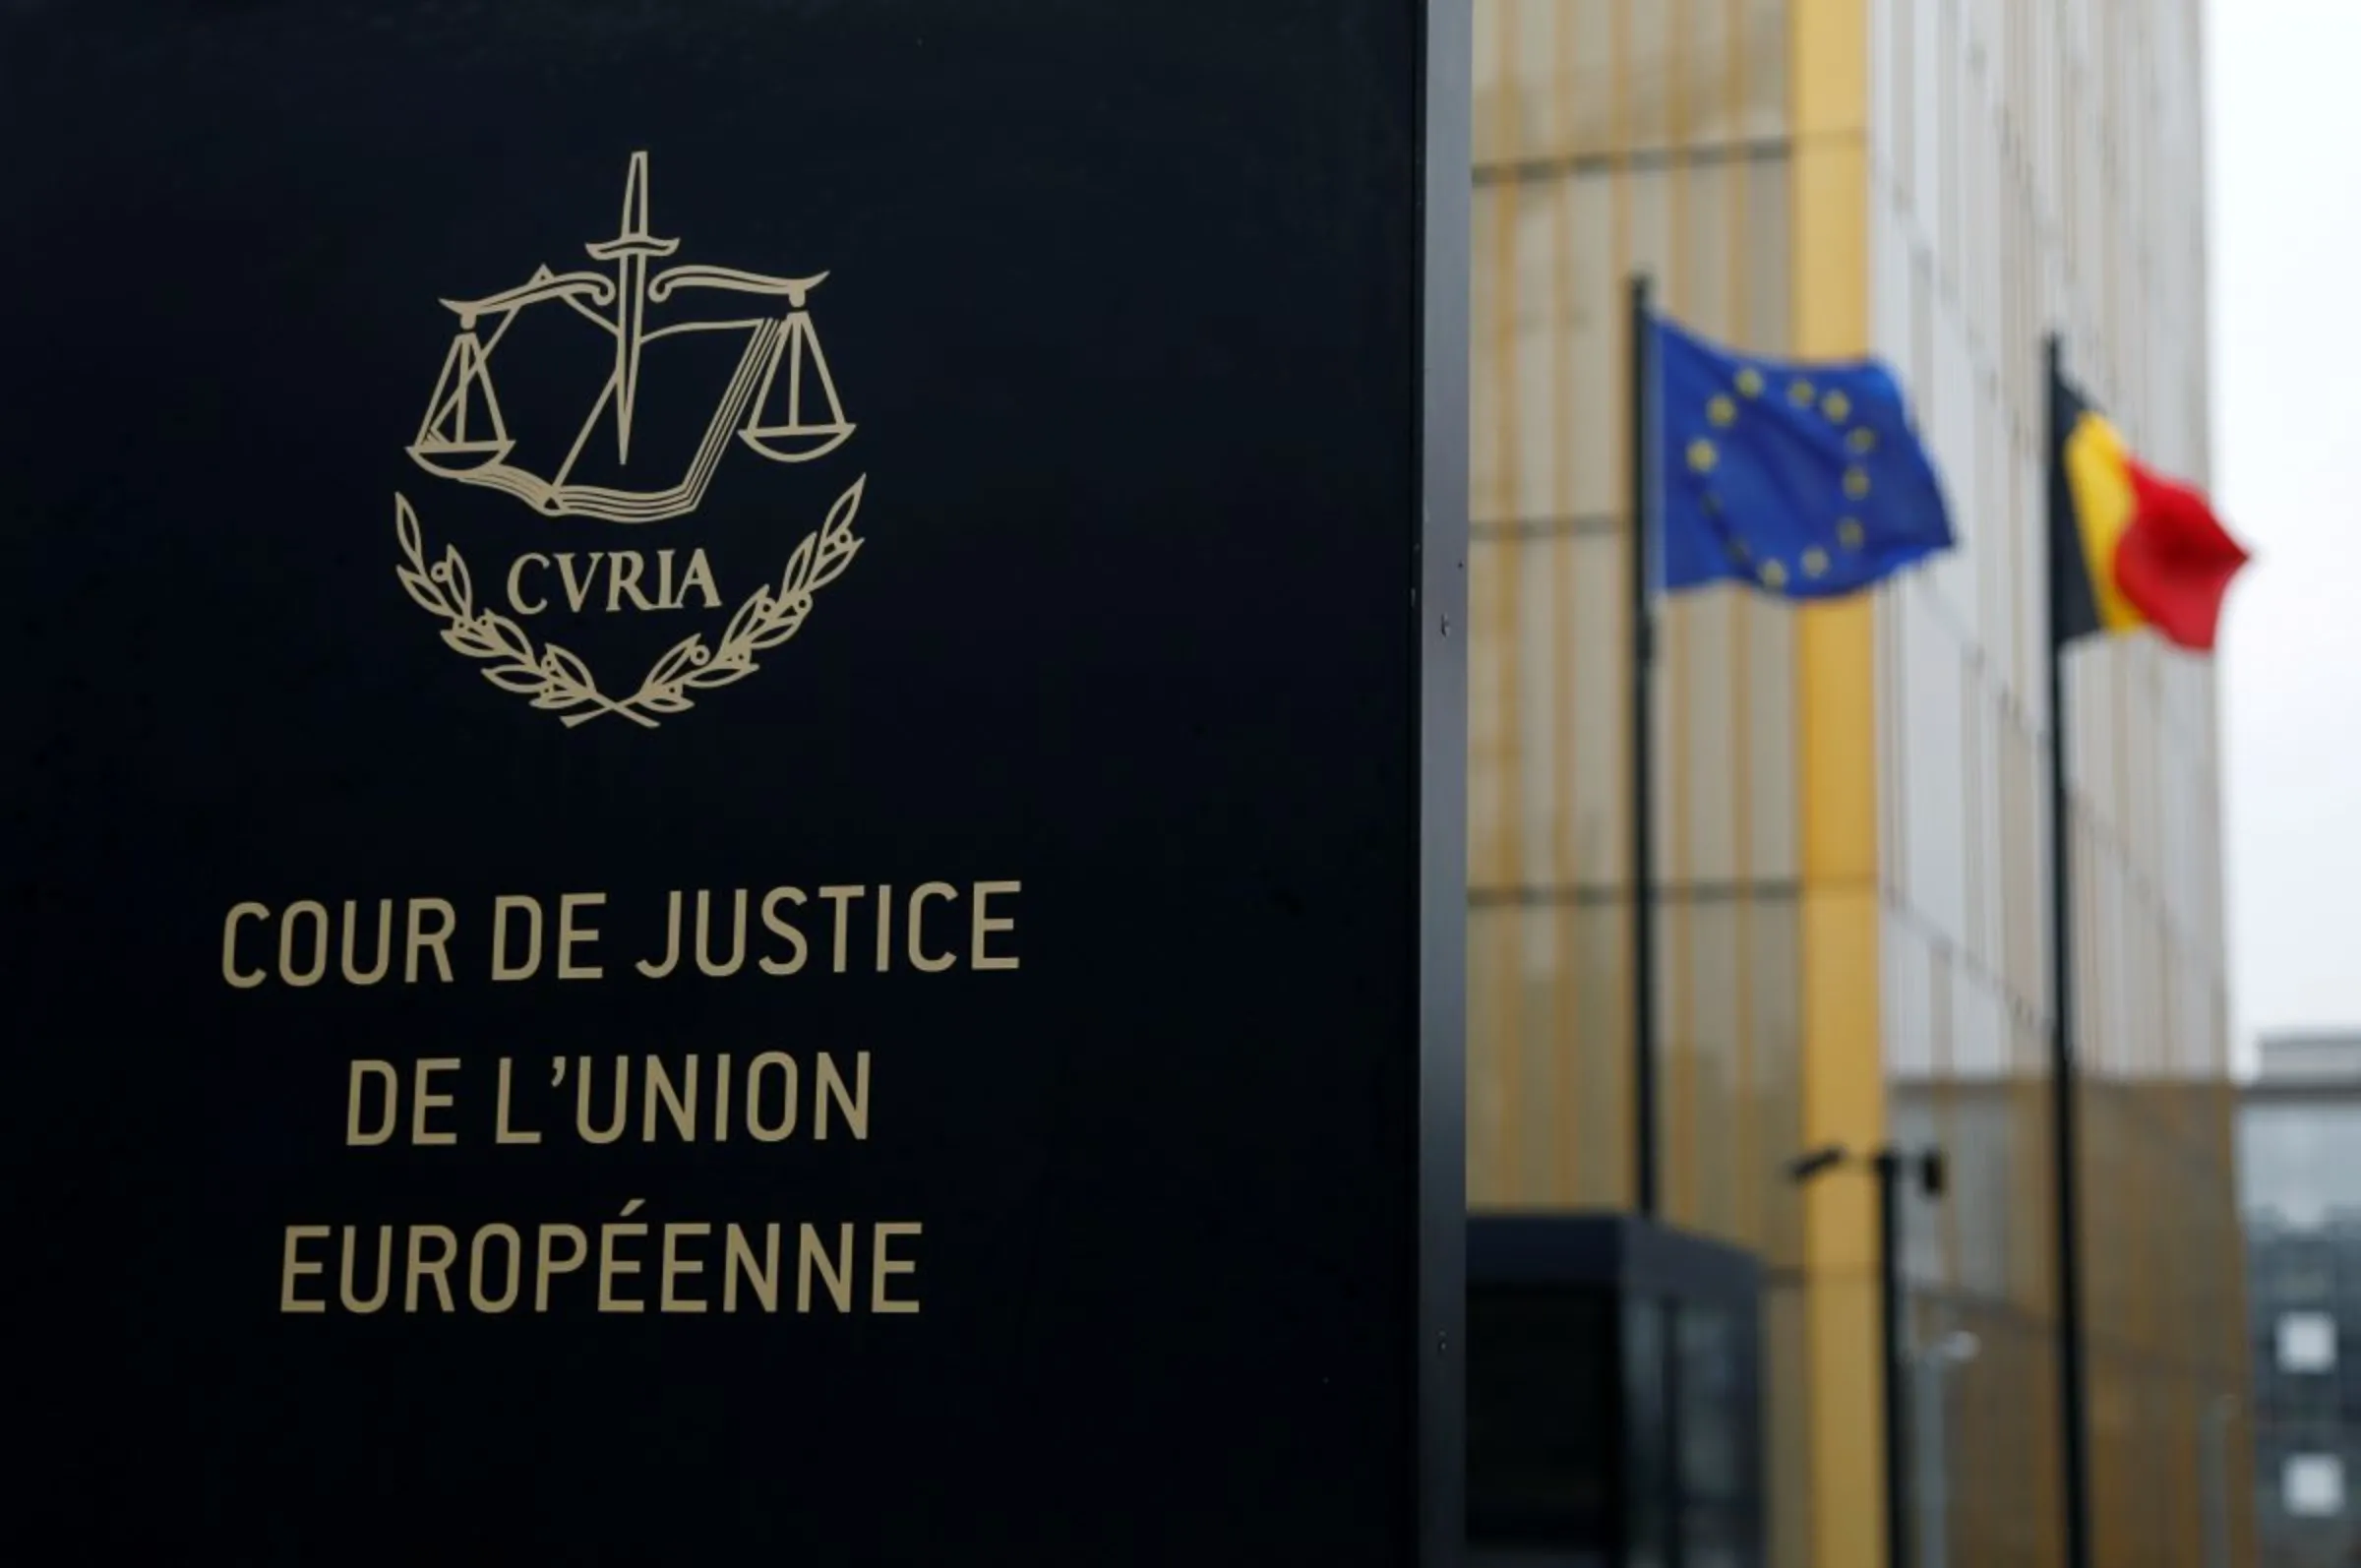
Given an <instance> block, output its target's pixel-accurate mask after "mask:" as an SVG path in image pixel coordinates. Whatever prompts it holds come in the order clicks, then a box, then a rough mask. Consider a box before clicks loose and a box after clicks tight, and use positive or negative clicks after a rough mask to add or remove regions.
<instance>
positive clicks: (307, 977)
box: [278, 898, 328, 987]
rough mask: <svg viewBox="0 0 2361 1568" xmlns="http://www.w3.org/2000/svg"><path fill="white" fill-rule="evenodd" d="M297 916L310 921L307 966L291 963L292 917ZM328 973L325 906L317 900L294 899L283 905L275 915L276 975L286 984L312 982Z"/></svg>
mask: <svg viewBox="0 0 2361 1568" xmlns="http://www.w3.org/2000/svg"><path fill="white" fill-rule="evenodd" d="M297 916H301V917H303V918H304V919H306V920H309V921H310V922H311V923H312V931H313V935H312V956H311V964H310V967H309V968H305V969H297V968H296V967H295V920H296V917H297ZM327 973H328V910H327V909H326V908H325V907H324V906H323V905H322V904H321V903H320V902H319V901H318V900H317V899H311V898H304V899H298V900H297V901H296V902H294V903H292V904H289V905H288V906H287V912H286V913H285V914H283V915H281V916H279V917H278V978H279V979H281V980H283V981H285V982H286V983H287V984H288V985H290V986H296V987H302V986H316V985H318V984H319V983H320V977H321V976H322V975H325V974H327Z"/></svg>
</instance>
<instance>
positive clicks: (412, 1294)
mask: <svg viewBox="0 0 2361 1568" xmlns="http://www.w3.org/2000/svg"><path fill="white" fill-rule="evenodd" d="M430 1240H432V1241H436V1242H439V1243H441V1246H442V1250H441V1252H440V1253H439V1254H438V1255H437V1256H436V1257H435V1258H434V1260H433V1261H432V1262H429V1261H428V1260H427V1256H426V1245H425V1243H426V1242H428V1241H430ZM458 1255H459V1238H458V1237H457V1236H454V1235H453V1234H452V1231H451V1228H450V1227H449V1226H443V1225H413V1226H411V1227H410V1275H409V1279H408V1280H407V1281H406V1282H405V1283H404V1285H403V1287H402V1293H401V1309H402V1310H403V1311H405V1312H415V1311H417V1310H418V1282H419V1281H420V1280H422V1279H424V1280H432V1281H433V1282H434V1286H435V1299H436V1300H438V1301H440V1302H442V1303H443V1310H444V1311H446V1312H455V1311H457V1310H458V1307H457V1306H455V1305H454V1304H453V1302H452V1299H451V1281H450V1279H449V1278H448V1277H447V1276H448V1275H449V1274H450V1272H451V1265H452V1262H453V1260H454V1259H455V1258H456V1257H457V1256H458Z"/></svg>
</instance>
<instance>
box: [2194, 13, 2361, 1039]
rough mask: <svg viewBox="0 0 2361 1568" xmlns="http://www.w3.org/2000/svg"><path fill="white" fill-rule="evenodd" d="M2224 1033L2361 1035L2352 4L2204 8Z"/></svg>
mask: <svg viewBox="0 0 2361 1568" xmlns="http://www.w3.org/2000/svg"><path fill="white" fill-rule="evenodd" d="M2206 26H2207V40H2206V41H2207V50H2208V57H2209V74H2210V83H2209V90H2210V95H2211V101H2210V132H2211V142H2212V169H2211V181H2210V192H2209V196H2210V224H2211V228H2212V269H2213V273H2212V283H2213V297H2212V315H2213V323H2212V326H2213V355H2214V357H2213V376H2214V418H2213V478H2214V490H2215V498H2216V501H2217V503H2218V504H2219V509H2220V511H2221V513H2222V516H2223V517H2224V519H2225V520H2227V521H2228V523H2229V525H2230V526H2231V528H2232V529H2234V530H2235V531H2237V532H2238V533H2239V534H2240V535H2241V536H2242V537H2243V538H2245V539H2246V540H2247V541H2248V542H2249V543H2250V544H2251V545H2252V546H2253V547H2254V550H2255V564H2254V565H2253V566H2252V567H2250V568H2248V569H2247V571H2246V572H2245V573H2242V574H2241V577H2240V580H2239V581H2238V583H2237V584H2236V585H2235V586H2233V587H2232V588H2231V590H2230V599H2229V605H2228V608H2227V610H2226V611H2225V612H2224V615H2223V618H2222V642H2221V655H2220V656H2221V661H2222V666H2221V676H2222V682H2223V689H2224V713H2223V718H2222V747H2223V756H2224V764H2223V772H2224V778H2223V787H2224V789H2225V790H2226V791H2227V800H2226V806H2227V812H2228V818H2229V820H2228V838H2229V842H2228V848H2227V853H2228V875H2229V888H2230V972H2231V986H2232V993H2231V1003H2230V1005H2231V1029H2232V1038H2233V1040H2234V1041H2235V1042H2236V1043H2237V1046H2238V1048H2239V1049H2240V1051H2241V1053H2242V1054H2243V1053H2244V1052H2245V1051H2247V1050H2249V1049H2250V1048H2251V1044H2252V1041H2253V1038H2254V1035H2255V1033H2256V1032H2257V1031H2258V1030H2272V1029H2281V1028H2288V1027H2300V1026H2320V1025H2338V1024H2343V1025H2351V1026H2354V1027H2356V1028H2361V90H2357V89H2356V86H2355V83H2356V80H2361V79H2357V78H2356V74H2355V68H2356V67H2361V0H2207V5H2206Z"/></svg>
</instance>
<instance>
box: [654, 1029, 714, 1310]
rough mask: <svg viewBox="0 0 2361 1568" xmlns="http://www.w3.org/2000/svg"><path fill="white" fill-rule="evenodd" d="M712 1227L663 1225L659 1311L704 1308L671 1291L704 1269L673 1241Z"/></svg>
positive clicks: (704, 1233) (698, 1302) (709, 1230)
mask: <svg viewBox="0 0 2361 1568" xmlns="http://www.w3.org/2000/svg"><path fill="white" fill-rule="evenodd" d="M693 1059H694V1058H693ZM712 1229H713V1227H711V1226H709V1225H702V1224H699V1225H668V1226H666V1227H664V1272H663V1276H662V1284H661V1286H660V1287H659V1290H658V1295H657V1309H658V1310H659V1311H664V1312H701V1311H703V1310H704V1309H705V1303H704V1302H702V1301H693V1300H691V1299H690V1298H689V1297H685V1296H677V1295H675V1294H674V1293H673V1289H672V1282H673V1281H674V1280H675V1279H677V1278H679V1277H680V1276H681V1275H684V1274H702V1273H703V1272H704V1271H705V1266H704V1264H702V1263H697V1262H690V1261H688V1260H685V1259H683V1258H681V1257H680V1256H678V1255H677V1253H676V1251H675V1249H674V1245H673V1243H674V1242H675V1241H677V1240H678V1239H680V1238H681V1237H682V1236H705V1235H708V1234H710V1233H711V1231H712Z"/></svg>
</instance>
